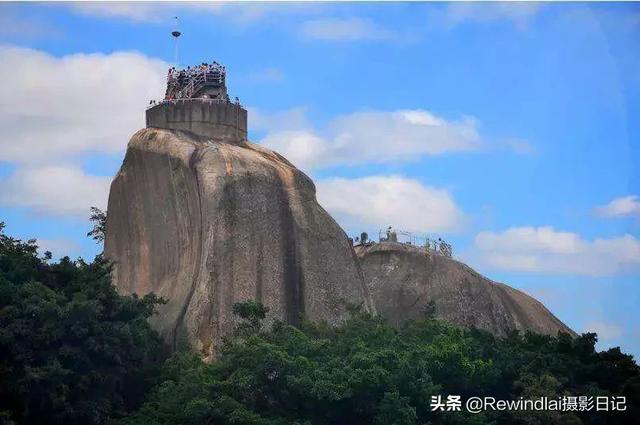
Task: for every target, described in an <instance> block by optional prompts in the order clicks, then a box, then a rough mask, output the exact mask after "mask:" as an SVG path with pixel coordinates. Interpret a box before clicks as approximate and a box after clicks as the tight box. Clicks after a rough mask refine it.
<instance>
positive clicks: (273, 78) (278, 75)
mask: <svg viewBox="0 0 640 425" xmlns="http://www.w3.org/2000/svg"><path fill="white" fill-rule="evenodd" d="M284 79H285V77H284V73H283V72H282V71H280V70H279V69H278V68H273V67H271V68H265V69H262V70H260V71H256V72H254V73H253V74H251V75H249V80H250V81H252V82H254V83H281V82H282V81H284Z"/></svg>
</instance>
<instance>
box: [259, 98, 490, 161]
mask: <svg viewBox="0 0 640 425" xmlns="http://www.w3.org/2000/svg"><path fill="white" fill-rule="evenodd" d="M263 120H267V118H263ZM260 143H262V144H264V145H265V146H267V147H269V148H271V149H274V150H276V151H278V152H279V153H281V154H283V155H284V156H285V157H287V158H290V160H291V161H292V162H293V163H294V164H295V165H297V166H299V167H300V168H302V169H304V170H309V169H313V168H321V167H328V166H333V165H354V164H361V163H385V162H393V161H407V160H415V159H419V158H420V157H421V156H423V155H438V154H443V153H446V152H456V151H467V150H474V149H478V148H480V145H481V142H480V136H479V134H478V131H477V123H476V120H475V119H473V118H463V119H462V120H460V121H447V120H445V119H443V118H440V117H437V116H435V115H434V114H432V113H431V112H429V111H425V110H421V109H417V110H398V111H393V112H383V111H369V112H356V113H352V114H348V115H344V116H341V117H338V118H336V119H334V120H333V121H331V122H330V123H329V124H328V126H327V129H326V131H324V132H323V134H322V135H320V134H318V133H317V132H315V131H314V130H312V129H310V128H308V127H307V128H302V127H300V128H298V129H296V130H295V131H290V130H282V131H274V132H272V133H270V134H268V135H267V136H266V137H265V138H264V139H263V140H261V141H260ZM300 144H302V145H303V146H302V147H301V146H300ZM311 148H313V149H311Z"/></svg>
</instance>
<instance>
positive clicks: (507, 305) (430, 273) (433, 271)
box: [356, 242, 575, 336]
mask: <svg viewBox="0 0 640 425" xmlns="http://www.w3.org/2000/svg"><path fill="white" fill-rule="evenodd" d="M356 252H357V255H358V257H359V259H360V265H361V267H362V271H363V273H364V276H365V281H366V283H367V286H368V289H369V293H370V295H371V300H372V303H373V306H374V308H375V310H376V311H377V312H378V313H379V314H381V315H382V316H383V317H386V318H387V319H388V320H390V321H391V322H392V323H401V322H403V321H405V320H408V319H413V318H417V317H420V316H421V315H422V314H423V312H424V311H425V309H426V308H427V307H428V305H429V302H430V301H433V302H434V303H435V308H436V316H437V317H439V318H441V319H444V320H447V321H450V322H453V323H456V324H458V325H462V326H467V327H472V326H473V327H477V328H480V329H485V330H488V331H490V332H491V333H493V334H494V335H499V336H503V335H505V334H506V333H507V332H508V331H510V330H514V329H517V330H531V331H534V332H538V333H543V334H551V335H555V334H557V333H558V331H562V332H567V333H570V334H572V335H575V333H574V332H573V331H572V330H571V329H569V328H568V327H567V326H566V325H565V324H564V323H562V322H561V321H560V320H558V319H557V318H556V317H555V316H554V315H553V314H551V313H550V312H549V310H547V309H546V308H545V307H544V306H543V305H542V304H541V303H540V302H538V301H536V300H535V299H533V298H531V297H530V296H528V295H526V294H525V293H523V292H521V291H518V290H516V289H514V288H511V287H509V286H507V285H504V284H502V283H497V282H493V281H491V280H489V279H487V278H485V277H483V276H481V275H480V274H478V273H477V272H475V271H474V270H472V269H471V268H470V267H468V266H466V265H465V264H462V263H460V262H458V261H455V260H452V259H450V258H447V257H444V256H441V255H437V254H433V253H432V254H430V255H427V254H426V252H425V251H423V250H421V249H418V248H416V247H412V246H409V245H405V244H401V243H397V242H384V243H377V244H373V245H368V246H357V247H356Z"/></svg>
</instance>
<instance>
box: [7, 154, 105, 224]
mask: <svg viewBox="0 0 640 425" xmlns="http://www.w3.org/2000/svg"><path fill="white" fill-rule="evenodd" d="M110 184H111V178H108V177H98V176H91V175H87V174H86V173H84V172H83V171H82V170H80V169H78V168H75V167H72V166H39V167H31V166H26V167H19V168H18V170H17V171H15V172H14V173H13V174H11V175H10V176H9V177H7V178H5V179H2V180H0V205H2V206H10V207H26V208H31V209H33V210H35V211H36V212H38V213H41V214H53V215H71V216H78V217H85V218H86V217H88V216H89V208H90V207H92V206H96V207H98V208H101V209H105V208H106V205H107V197H108V193H109V185H110Z"/></svg>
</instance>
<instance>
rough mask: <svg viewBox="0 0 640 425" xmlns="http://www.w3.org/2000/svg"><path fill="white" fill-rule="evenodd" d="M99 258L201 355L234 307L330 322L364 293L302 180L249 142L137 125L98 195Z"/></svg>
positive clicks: (161, 326) (169, 333)
mask: <svg viewBox="0 0 640 425" xmlns="http://www.w3.org/2000/svg"><path fill="white" fill-rule="evenodd" d="M105 255H106V257H107V258H109V259H110V260H112V261H113V262H114V271H113V277H114V283H115V284H116V286H117V287H118V288H119V290H120V291H122V292H125V293H137V294H146V293H148V292H150V291H153V292H155V293H156V294H158V295H160V296H162V297H163V298H166V299H167V300H168V303H167V304H166V305H164V306H162V307H161V308H160V313H159V315H157V316H155V317H154V318H153V319H152V325H154V327H155V328H156V329H158V330H159V331H160V333H161V334H162V335H163V337H164V338H165V339H166V340H167V341H168V342H169V343H170V344H172V345H173V346H174V347H176V346H178V345H180V344H181V343H182V342H188V343H190V344H191V345H192V347H194V348H196V349H198V350H200V351H201V352H202V353H203V355H204V356H205V357H207V356H212V355H213V354H214V353H215V352H216V349H217V347H218V346H219V344H220V342H221V337H222V336H223V335H224V334H225V333H227V332H229V331H230V330H231V329H232V328H233V326H234V317H233V315H232V313H231V309H232V306H233V304H234V303H235V302H238V301H244V300H248V299H257V300H259V301H261V302H262V303H264V304H265V305H266V306H268V307H269V308H270V318H271V319H276V318H277V319H281V320H285V321H287V322H289V323H296V322H297V321H298V320H299V319H300V317H301V315H304V316H305V317H308V318H310V319H313V320H326V321H327V322H329V323H332V324H334V323H337V322H339V321H341V320H342V319H343V318H344V317H345V315H346V303H350V304H364V306H365V308H368V303H367V302H366V300H367V299H368V298H367V293H366V287H365V285H364V281H363V277H362V273H361V271H360V268H359V266H358V264H357V258H356V256H355V253H354V251H353V248H352V247H351V245H350V243H349V241H348V239H347V236H346V235H345V233H344V232H343V230H342V229H340V227H339V226H338V225H337V224H336V222H335V221H334V220H333V219H332V218H331V217H330V216H329V215H328V214H327V213H326V212H325V211H324V210H323V209H322V207H320V205H318V203H317V202H316V197H315V186H314V184H313V182H312V181H311V180H310V179H309V178H308V177H307V176H306V175H305V174H303V173H302V172H300V171H299V170H297V169H296V168H295V167H294V166H293V165H291V164H290V163H289V162H288V161H287V160H286V159H284V158H283V157H282V156H280V155H278V154H277V153H275V152H272V151H270V150H268V149H265V148H263V147H260V146H258V145H254V144H251V143H240V144H227V143H223V142H216V141H212V140H210V139H207V138H203V137H200V136H196V135H195V134H193V133H190V132H186V131H179V130H163V129H155V128H147V129H143V130H140V131H138V132H137V133H136V134H135V135H134V136H133V138H132V139H131V141H130V142H129V145H128V149H127V153H126V157H125V159H124V162H123V164H122V167H121V169H120V171H119V172H118V174H117V175H116V177H115V179H114V181H113V183H112V185H111V191H110V194H109V205H108V216H107V230H106V240H105Z"/></svg>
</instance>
